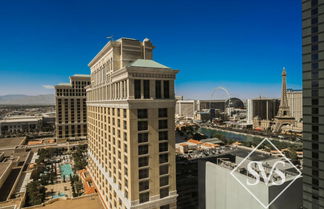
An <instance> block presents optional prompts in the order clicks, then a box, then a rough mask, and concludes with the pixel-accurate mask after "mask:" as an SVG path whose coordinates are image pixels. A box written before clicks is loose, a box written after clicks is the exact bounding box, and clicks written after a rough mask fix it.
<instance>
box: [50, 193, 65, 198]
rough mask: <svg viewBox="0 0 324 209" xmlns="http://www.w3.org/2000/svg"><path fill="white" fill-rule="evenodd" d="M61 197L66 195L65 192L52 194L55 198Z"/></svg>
mask: <svg viewBox="0 0 324 209" xmlns="http://www.w3.org/2000/svg"><path fill="white" fill-rule="evenodd" d="M60 197H65V194H64V193H58V194H56V195H53V196H52V198H53V199H56V198H60Z"/></svg>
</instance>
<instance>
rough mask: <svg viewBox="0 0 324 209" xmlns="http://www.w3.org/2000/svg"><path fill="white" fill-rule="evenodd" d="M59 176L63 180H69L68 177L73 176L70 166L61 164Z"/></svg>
mask: <svg viewBox="0 0 324 209" xmlns="http://www.w3.org/2000/svg"><path fill="white" fill-rule="evenodd" d="M60 170H61V176H62V177H63V176H65V178H70V175H73V171H72V167H71V165H70V164H63V165H61V166H60Z"/></svg>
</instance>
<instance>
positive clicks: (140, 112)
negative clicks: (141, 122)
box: [137, 109, 148, 119]
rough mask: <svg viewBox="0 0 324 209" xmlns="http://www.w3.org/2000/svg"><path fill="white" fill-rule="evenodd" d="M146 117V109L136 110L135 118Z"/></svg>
mask: <svg viewBox="0 0 324 209" xmlns="http://www.w3.org/2000/svg"><path fill="white" fill-rule="evenodd" d="M147 117H148V114H147V109H138V110H137V118H138V119H145V118H147Z"/></svg>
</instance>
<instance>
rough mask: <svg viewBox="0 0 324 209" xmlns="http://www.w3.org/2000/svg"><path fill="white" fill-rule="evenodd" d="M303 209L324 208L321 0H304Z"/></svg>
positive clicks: (323, 32)
mask: <svg viewBox="0 0 324 209" xmlns="http://www.w3.org/2000/svg"><path fill="white" fill-rule="evenodd" d="M302 4H303V122H304V133H303V136H304V139H303V141H304V170H303V179H304V189H303V190H304V193H303V195H304V208H305V209H318V208H324V89H323V88H324V0H303V1H302Z"/></svg>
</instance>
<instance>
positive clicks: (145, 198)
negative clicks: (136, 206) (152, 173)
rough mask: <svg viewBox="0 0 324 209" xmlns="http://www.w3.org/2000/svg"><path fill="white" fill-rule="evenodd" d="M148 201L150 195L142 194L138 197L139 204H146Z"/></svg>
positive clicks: (147, 193)
mask: <svg viewBox="0 0 324 209" xmlns="http://www.w3.org/2000/svg"><path fill="white" fill-rule="evenodd" d="M149 199H150V193H149V192H144V193H141V194H140V195H139V201H140V203H143V202H147V201H149Z"/></svg>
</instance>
